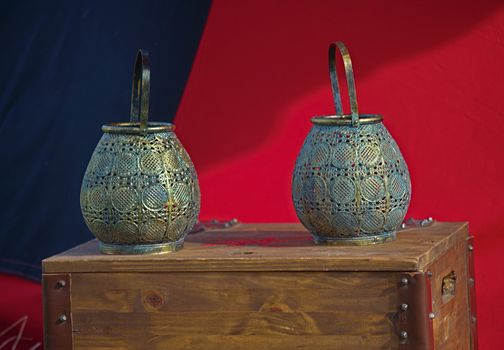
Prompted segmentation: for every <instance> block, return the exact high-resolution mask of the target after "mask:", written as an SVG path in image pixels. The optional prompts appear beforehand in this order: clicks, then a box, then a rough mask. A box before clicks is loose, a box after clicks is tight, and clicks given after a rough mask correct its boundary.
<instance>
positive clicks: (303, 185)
mask: <svg viewBox="0 0 504 350" xmlns="http://www.w3.org/2000/svg"><path fill="white" fill-rule="evenodd" d="M336 48H338V49H339V52H340V53H341V56H342V58H343V62H344V66H345V72H346V79H347V85H348V92H349V95H350V106H351V114H343V108H342V104H341V94H340V89H339V84H338V77H337V74H336V68H335V53H336ZM329 71H330V76H331V85H332V90H333V97H334V102H335V106H336V115H333V116H321V117H313V118H312V119H311V121H312V123H313V124H314V125H313V127H312V129H311V130H310V133H309V134H308V136H307V138H306V140H305V142H304V145H303V147H302V149H301V152H300V153H299V156H298V158H297V161H296V166H295V169H294V174H293V180H292V199H293V202H294V206H295V208H296V213H297V215H298V217H299V220H300V221H301V223H302V224H303V225H304V226H305V227H306V228H307V229H308V230H309V231H310V232H311V233H312V235H313V237H314V240H315V242H316V243H328V244H341V245H364V244H374V243H380V242H386V241H390V240H394V239H395V237H396V231H397V229H398V228H399V227H400V225H401V223H402V221H403V219H404V216H405V215H406V210H407V209H408V206H409V202H410V197H411V183H410V177H409V172H408V167H407V166H406V163H405V161H404V159H403V156H402V155H401V152H400V151H399V147H398V146H397V144H396V142H395V141H394V139H393V138H392V137H391V136H390V134H389V132H388V131H387V129H386V128H385V126H384V125H383V122H382V119H383V118H382V116H380V115H366V114H359V112H358V109H357V98H356V95H355V82H354V76H353V70H352V63H351V60H350V55H349V53H348V50H347V48H346V47H345V45H344V44H343V43H342V42H337V43H333V44H331V45H330V47H329Z"/></svg>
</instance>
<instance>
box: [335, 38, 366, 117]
mask: <svg viewBox="0 0 504 350" xmlns="http://www.w3.org/2000/svg"><path fill="white" fill-rule="evenodd" d="M336 47H337V48H338V49H339V52H340V54H341V58H342V59H343V64H344V65H345V74H346V80H347V86H348V95H349V97H350V109H351V112H352V126H357V125H359V110H358V108H357V96H356V95H355V79H354V74H353V69H352V60H351V59H350V54H349V53H348V49H347V48H346V46H345V44H343V43H342V42H341V41H338V42H335V43H332V44H331V45H329V74H330V76H331V87H332V92H333V98H334V106H335V107H336V114H338V115H343V105H342V103H341V92H340V88H339V83H338V74H337V73H336Z"/></svg>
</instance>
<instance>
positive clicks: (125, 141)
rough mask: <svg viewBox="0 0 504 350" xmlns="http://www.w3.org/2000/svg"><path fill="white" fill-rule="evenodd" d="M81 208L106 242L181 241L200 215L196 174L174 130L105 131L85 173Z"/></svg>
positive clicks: (100, 238) (100, 237) (87, 219)
mask: <svg viewBox="0 0 504 350" xmlns="http://www.w3.org/2000/svg"><path fill="white" fill-rule="evenodd" d="M80 204H81V209H82V213H83V215H84V219H85V221H86V224H87V226H88V227H89V229H90V230H91V232H93V234H94V235H95V236H96V237H97V238H98V239H99V240H100V241H101V242H103V243H106V244H118V245H122V244H126V245H142V244H156V243H170V242H174V243H175V242H180V241H181V240H183V239H184V237H185V236H186V234H187V233H188V232H189V231H190V230H191V229H192V227H193V226H194V225H195V224H196V222H197V218H198V214H199V209H200V192H199V185H198V180H197V176H196V171H195V169H194V166H193V164H192V162H191V159H190V158H189V155H188V154H187V152H186V151H185V149H184V148H183V147H182V145H181V144H180V142H179V140H178V139H177V137H176V136H175V134H174V133H173V132H158V133H147V134H145V135H140V134H136V135H135V134H122V133H105V134H104V135H103V136H102V138H101V140H100V142H99V143H98V146H96V149H95V151H94V153H93V156H92V158H91V161H90V162H89V165H88V167H87V170H86V174H85V175H84V180H83V182H82V188H81V196H80Z"/></svg>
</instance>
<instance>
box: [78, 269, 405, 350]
mask: <svg viewBox="0 0 504 350" xmlns="http://www.w3.org/2000/svg"><path fill="white" fill-rule="evenodd" d="M396 279H397V277H396V274H394V273H389V272H374V273H371V272H360V273H355V272H311V273H310V272H297V273H296V272H260V273H259V272H215V273H204V272H192V273H107V274H92V273H77V274H73V281H72V283H73V291H74V293H73V294H72V307H73V322H74V345H75V348H76V349H126V348H128V349H168V348H169V349H294V348H296V349H297V348H299V349H303V348H304V349H314V348H316V349H391V348H396V347H397V345H398V337H397V335H396V334H395V330H394V324H393V315H394V314H395V312H396V310H397V293H396V285H397V281H396Z"/></svg>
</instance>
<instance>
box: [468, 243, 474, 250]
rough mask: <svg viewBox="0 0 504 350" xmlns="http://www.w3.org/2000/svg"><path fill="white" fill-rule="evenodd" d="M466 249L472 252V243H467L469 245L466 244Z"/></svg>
mask: <svg viewBox="0 0 504 350" xmlns="http://www.w3.org/2000/svg"><path fill="white" fill-rule="evenodd" d="M467 249H469V251H470V252H472V251H473V250H474V247H473V245H472V244H469V245H468V246H467Z"/></svg>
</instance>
